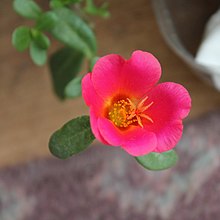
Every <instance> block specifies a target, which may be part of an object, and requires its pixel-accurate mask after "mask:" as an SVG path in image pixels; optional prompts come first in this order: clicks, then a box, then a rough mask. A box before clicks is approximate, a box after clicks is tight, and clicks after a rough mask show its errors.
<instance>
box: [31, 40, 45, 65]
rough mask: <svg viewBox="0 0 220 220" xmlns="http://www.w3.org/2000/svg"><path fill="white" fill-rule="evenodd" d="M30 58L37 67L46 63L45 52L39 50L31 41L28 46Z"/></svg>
mask: <svg viewBox="0 0 220 220" xmlns="http://www.w3.org/2000/svg"><path fill="white" fill-rule="evenodd" d="M30 56H31V59H32V60H33V62H34V63H35V64H36V65H38V66H42V65H44V64H45V63H46V61H47V51H46V50H45V49H42V48H40V47H39V46H38V45H37V44H36V43H35V42H34V41H32V42H31V45H30Z"/></svg>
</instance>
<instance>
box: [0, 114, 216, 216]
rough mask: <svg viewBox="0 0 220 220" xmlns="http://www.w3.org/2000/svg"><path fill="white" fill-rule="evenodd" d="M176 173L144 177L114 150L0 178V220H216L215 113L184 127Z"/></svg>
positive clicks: (43, 163) (34, 165)
mask: <svg viewBox="0 0 220 220" xmlns="http://www.w3.org/2000/svg"><path fill="white" fill-rule="evenodd" d="M177 151H178V154H179V155H180V160H179V163H178V164H177V166H176V167H174V168H172V169H169V170H167V171H162V172H151V171H146V170H144V169H143V168H142V167H140V166H139V165H138V164H137V163H136V161H135V160H134V159H133V158H131V157H130V156H129V155H127V154H126V153H124V152H123V151H121V150H120V149H117V148H112V147H103V146H92V147H91V148H90V149H89V150H88V151H86V152H84V153H82V154H79V155H77V156H74V157H72V158H71V159H69V160H66V161H61V160H58V159H47V160H39V161H34V162H31V163H28V164H26V165H23V166H19V167H12V168H5V169H3V170H1V171H0V220H164V219H166V220H207V219H210V220H213V219H215V220H217V219H220V112H217V113H212V114H209V115H207V116H204V117H202V118H200V119H198V120H195V121H192V122H190V123H188V124H187V125H186V126H185V132H184V135H183V138H182V140H181V142H180V143H179V145H178V147H177Z"/></svg>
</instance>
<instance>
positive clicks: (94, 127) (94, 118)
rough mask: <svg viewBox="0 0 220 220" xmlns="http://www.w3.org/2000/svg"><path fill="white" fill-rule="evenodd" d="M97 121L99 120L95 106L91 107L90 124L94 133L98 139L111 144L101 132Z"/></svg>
mask: <svg viewBox="0 0 220 220" xmlns="http://www.w3.org/2000/svg"><path fill="white" fill-rule="evenodd" d="M97 122H98V117H97V116H96V114H95V112H94V111H93V108H92V107H91V108H90V125H91V129H92V133H93V134H94V136H95V137H96V139H98V140H99V141H100V142H102V143H103V144H106V145H109V144H108V142H107V141H106V140H105V139H104V138H103V137H102V135H101V134H100V132H99V130H98V124H97Z"/></svg>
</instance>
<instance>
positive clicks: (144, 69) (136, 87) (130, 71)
mask: <svg viewBox="0 0 220 220" xmlns="http://www.w3.org/2000/svg"><path fill="white" fill-rule="evenodd" d="M160 76H161V66H160V63H159V62H158V60H157V59H156V58H155V57H154V56H153V55H152V54H151V53H148V52H143V51H140V50H137V51H135V52H133V53H132V56H131V58H130V59H129V60H128V61H127V62H126V64H125V65H124V68H123V77H124V79H123V80H124V81H123V87H125V88H126V89H127V90H128V91H132V93H133V95H135V96H138V97H142V96H143V95H145V94H146V92H147V91H148V90H149V89H150V88H151V87H152V86H154V85H155V84H156V83H157V82H158V80H159V79H160Z"/></svg>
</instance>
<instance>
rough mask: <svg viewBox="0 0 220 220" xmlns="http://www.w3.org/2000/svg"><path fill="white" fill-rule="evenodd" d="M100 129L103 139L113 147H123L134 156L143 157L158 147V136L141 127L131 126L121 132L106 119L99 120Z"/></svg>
mask: <svg viewBox="0 0 220 220" xmlns="http://www.w3.org/2000/svg"><path fill="white" fill-rule="evenodd" d="M98 127H99V131H100V133H101V135H102V136H103V138H104V139H105V140H106V141H107V142H108V143H109V144H111V145H113V146H121V147H122V148H123V149H124V150H125V151H127V152H128V153H129V154H131V155H132V156H141V155H145V154H147V153H149V152H152V151H153V150H154V149H155V147H156V143H157V142H156V136H155V135H154V133H152V132H148V131H146V130H145V129H143V128H140V127H139V126H130V127H129V128H128V129H127V130H120V129H119V128H117V127H116V126H114V125H113V123H112V122H111V121H109V120H108V119H106V118H99V120H98Z"/></svg>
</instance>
